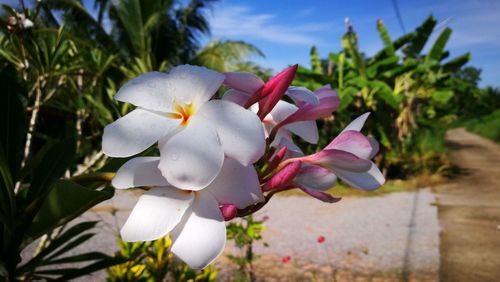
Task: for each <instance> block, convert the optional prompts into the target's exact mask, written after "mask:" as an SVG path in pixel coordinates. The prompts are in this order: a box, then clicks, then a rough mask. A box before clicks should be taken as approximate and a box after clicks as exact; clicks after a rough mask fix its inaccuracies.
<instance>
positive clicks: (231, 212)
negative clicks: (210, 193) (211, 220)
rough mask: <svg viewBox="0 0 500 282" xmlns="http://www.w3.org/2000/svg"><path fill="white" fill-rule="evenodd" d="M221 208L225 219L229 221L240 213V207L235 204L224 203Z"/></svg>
mask: <svg viewBox="0 0 500 282" xmlns="http://www.w3.org/2000/svg"><path fill="white" fill-rule="evenodd" d="M219 208H220V211H221V213H222V216H223V217H224V220H225V221H229V220H231V219H233V218H235V217H236V214H237V213H238V209H237V208H236V206H235V205H233V204H224V205H221V206H220V207H219Z"/></svg>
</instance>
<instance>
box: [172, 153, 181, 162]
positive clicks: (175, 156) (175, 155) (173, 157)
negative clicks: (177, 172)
mask: <svg viewBox="0 0 500 282" xmlns="http://www.w3.org/2000/svg"><path fill="white" fill-rule="evenodd" d="M170 159H171V160H172V161H176V160H178V159H179V156H178V155H177V154H171V155H170Z"/></svg>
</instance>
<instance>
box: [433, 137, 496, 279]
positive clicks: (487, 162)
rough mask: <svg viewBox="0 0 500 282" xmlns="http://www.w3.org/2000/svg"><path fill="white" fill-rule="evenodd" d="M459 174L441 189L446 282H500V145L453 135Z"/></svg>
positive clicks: (442, 275)
mask: <svg viewBox="0 0 500 282" xmlns="http://www.w3.org/2000/svg"><path fill="white" fill-rule="evenodd" d="M446 138H447V142H448V143H449V146H448V147H449V148H450V151H451V158H452V162H453V164H454V165H456V166H457V168H458V170H457V174H456V175H455V176H454V178H453V179H452V181H451V182H450V183H449V184H446V185H442V186H439V187H437V189H436V192H437V193H436V197H437V201H438V210H439V223H440V225H441V226H442V228H443V230H442V232H441V236H440V253H441V267H440V279H441V281H454V282H455V281H500V180H499V177H500V146H499V145H498V144H495V143H493V142H491V141H488V140H485V139H483V138H481V137H479V136H477V135H474V134H471V133H469V132H467V131H465V130H464V129H455V130H451V131H449V132H448V134H447V137H446Z"/></svg>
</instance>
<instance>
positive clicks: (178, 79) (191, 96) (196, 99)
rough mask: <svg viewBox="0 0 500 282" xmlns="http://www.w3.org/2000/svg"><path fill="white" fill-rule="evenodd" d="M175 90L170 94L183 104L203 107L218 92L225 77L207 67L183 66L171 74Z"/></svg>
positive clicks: (170, 78) (171, 81)
mask: <svg viewBox="0 0 500 282" xmlns="http://www.w3.org/2000/svg"><path fill="white" fill-rule="evenodd" d="M168 75H169V82H170V83H171V85H172V86H173V88H172V89H171V90H170V91H169V94H170V95H171V96H172V97H174V98H175V99H176V101H178V102H182V103H194V104H195V105H198V106H201V105H202V104H204V103H205V102H206V101H208V100H210V98H211V97H212V96H213V95H214V94H215V92H217V89H219V87H220V86H221V84H222V82H223V81H224V78H225V77H224V75H223V74H221V73H218V72H216V71H213V70H209V69H207V68H205V67H198V66H191V65H182V66H177V67H175V68H173V69H172V70H171V71H170V72H169V73H168Z"/></svg>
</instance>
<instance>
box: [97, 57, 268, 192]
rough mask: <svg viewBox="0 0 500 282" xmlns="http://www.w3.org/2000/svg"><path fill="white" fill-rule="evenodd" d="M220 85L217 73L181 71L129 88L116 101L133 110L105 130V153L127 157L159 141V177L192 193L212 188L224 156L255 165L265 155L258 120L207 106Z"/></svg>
mask: <svg viewBox="0 0 500 282" xmlns="http://www.w3.org/2000/svg"><path fill="white" fill-rule="evenodd" d="M224 79H225V76H224V75H223V74H220V73H217V72H215V71H212V70H209V69H206V68H203V67H197V66H190V65H183V66H178V67H175V68H173V69H172V70H171V71H170V72H169V73H162V72H149V73H145V74H143V75H140V76H138V77H137V78H134V79H132V80H131V81H129V82H127V83H126V84H125V85H124V86H123V87H121V89H120V90H119V91H118V93H117V94H116V95H115V99H116V100H118V101H122V102H128V103H131V104H133V105H135V106H137V108H136V109H135V110H133V111H131V112H130V113H128V114H127V115H125V116H124V117H122V118H120V119H118V120H116V121H115V122H113V123H111V124H110V125H108V126H106V128H105V129H104V135H103V151H104V153H105V154H107V155H108V156H112V157H129V156H132V155H135V154H138V153H140V152H142V151H144V150H145V149H147V148H148V147H150V146H151V145H153V144H154V143H156V142H158V141H159V149H160V156H161V159H160V162H159V164H158V168H159V169H160V171H161V173H162V175H163V176H164V177H165V178H166V179H167V181H168V182H169V183H171V184H172V185H174V186H176V187H189V189H190V190H199V189H202V188H203V187H205V186H207V185H208V184H209V183H211V182H212V181H213V180H214V178H215V177H216V176H217V174H218V173H219V171H220V169H221V167H222V163H223V160H224V156H227V157H230V158H232V159H235V160H237V161H238V162H240V163H241V164H242V165H245V166H246V165H248V164H251V163H253V162H255V161H257V160H258V159H259V158H260V157H261V156H262V154H263V153H264V149H265V139H264V131H263V129H262V126H261V124H260V120H259V118H258V117H257V116H256V115H255V114H254V113H252V112H251V111H249V110H246V109H245V108H243V107H240V106H239V105H236V104H235V103H231V102H228V101H222V100H210V98H211V97H212V96H213V95H214V94H215V92H216V91H217V89H219V87H220V86H221V84H222V82H223V81H224Z"/></svg>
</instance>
